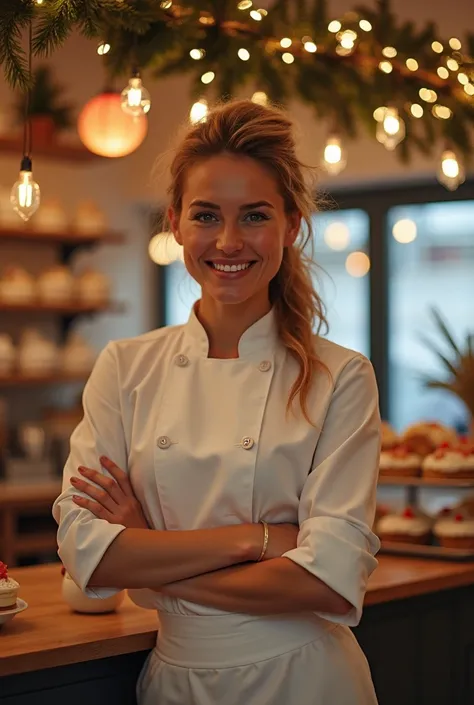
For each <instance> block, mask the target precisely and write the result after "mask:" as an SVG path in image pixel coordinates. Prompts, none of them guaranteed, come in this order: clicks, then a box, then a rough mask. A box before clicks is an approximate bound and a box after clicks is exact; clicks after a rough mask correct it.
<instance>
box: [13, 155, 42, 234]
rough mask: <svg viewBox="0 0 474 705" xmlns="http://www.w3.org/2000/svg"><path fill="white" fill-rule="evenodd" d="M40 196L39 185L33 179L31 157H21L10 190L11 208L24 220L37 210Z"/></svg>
mask: <svg viewBox="0 0 474 705" xmlns="http://www.w3.org/2000/svg"><path fill="white" fill-rule="evenodd" d="M40 198H41V194H40V187H39V186H38V184H37V183H36V181H34V179H33V174H32V171H31V159H30V158H29V157H23V159H22V161H21V166H20V177H19V179H18V181H16V182H15V183H14V184H13V188H12V190H11V194H10V203H11V204H12V206H13V210H14V211H16V212H17V213H18V215H19V216H20V218H22V219H23V220H24V221H25V222H26V221H27V220H29V219H30V218H31V216H32V215H33V213H35V212H36V211H37V210H38V207H39V204H40Z"/></svg>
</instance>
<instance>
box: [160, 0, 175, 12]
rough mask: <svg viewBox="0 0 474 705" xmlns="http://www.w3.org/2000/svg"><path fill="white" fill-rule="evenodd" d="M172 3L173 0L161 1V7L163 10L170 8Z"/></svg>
mask: <svg viewBox="0 0 474 705" xmlns="http://www.w3.org/2000/svg"><path fill="white" fill-rule="evenodd" d="M172 4H173V0H163V1H162V2H161V3H160V7H161V9H162V10H169V9H170V7H171V5H172Z"/></svg>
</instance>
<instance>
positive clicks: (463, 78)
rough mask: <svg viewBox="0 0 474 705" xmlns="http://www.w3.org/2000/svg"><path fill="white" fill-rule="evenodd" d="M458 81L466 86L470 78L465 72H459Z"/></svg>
mask: <svg viewBox="0 0 474 705" xmlns="http://www.w3.org/2000/svg"><path fill="white" fill-rule="evenodd" d="M458 81H459V83H460V84H461V85H462V86H466V85H467V84H468V83H469V78H468V76H467V75H466V74H465V73H462V72H461V73H458Z"/></svg>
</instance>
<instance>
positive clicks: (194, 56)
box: [189, 49, 206, 61]
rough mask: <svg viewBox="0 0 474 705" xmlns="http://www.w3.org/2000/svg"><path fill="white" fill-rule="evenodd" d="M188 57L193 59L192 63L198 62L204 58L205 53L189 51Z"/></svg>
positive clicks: (199, 50) (197, 50) (202, 50)
mask: <svg viewBox="0 0 474 705" xmlns="http://www.w3.org/2000/svg"><path fill="white" fill-rule="evenodd" d="M189 56H190V57H191V59H194V61H199V60H200V59H203V58H204V57H205V56H206V52H205V50H204V49H191V51H190V52H189Z"/></svg>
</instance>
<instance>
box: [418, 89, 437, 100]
mask: <svg viewBox="0 0 474 705" xmlns="http://www.w3.org/2000/svg"><path fill="white" fill-rule="evenodd" d="M419 96H420V98H421V100H424V101H425V102H426V103H435V102H436V101H437V100H438V94H437V93H436V91H432V90H431V89H429V88H420V90H419Z"/></svg>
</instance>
